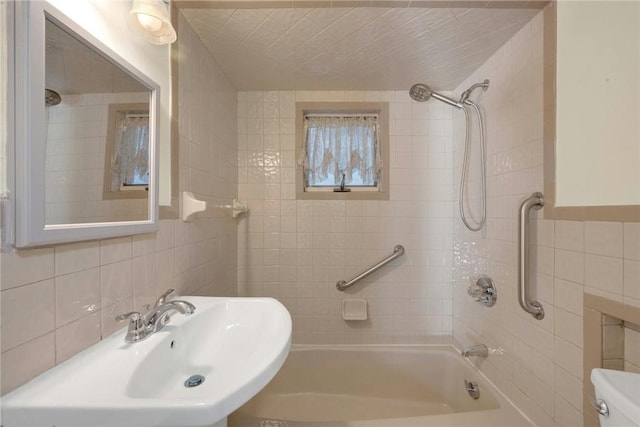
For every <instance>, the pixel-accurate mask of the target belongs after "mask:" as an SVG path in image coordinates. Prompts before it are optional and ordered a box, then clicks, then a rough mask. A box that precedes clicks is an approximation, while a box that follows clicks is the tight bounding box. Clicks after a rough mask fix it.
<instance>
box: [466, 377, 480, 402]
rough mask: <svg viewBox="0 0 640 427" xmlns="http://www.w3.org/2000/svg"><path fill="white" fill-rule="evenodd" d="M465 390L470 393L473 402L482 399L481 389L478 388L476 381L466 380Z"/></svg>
mask: <svg viewBox="0 0 640 427" xmlns="http://www.w3.org/2000/svg"><path fill="white" fill-rule="evenodd" d="M464 388H465V389H466V390H467V393H469V396H471V398H472V399H473V400H477V399H479V398H480V387H478V383H477V382H475V381H468V380H464Z"/></svg>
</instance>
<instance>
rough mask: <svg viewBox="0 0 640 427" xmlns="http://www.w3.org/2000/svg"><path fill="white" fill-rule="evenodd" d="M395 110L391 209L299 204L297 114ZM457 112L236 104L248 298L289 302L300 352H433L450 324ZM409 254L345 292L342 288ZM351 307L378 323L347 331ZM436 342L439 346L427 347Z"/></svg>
mask: <svg viewBox="0 0 640 427" xmlns="http://www.w3.org/2000/svg"><path fill="white" fill-rule="evenodd" d="M309 101H314V102H332V101H347V102H358V101H361V102H363V101H367V102H388V103H389V108H390V124H389V134H390V151H391V153H390V154H391V158H390V159H384V161H385V162H390V168H391V173H390V177H391V185H390V189H391V191H390V193H391V196H390V200H389V201H355V200H354V201H320V200H318V201H316V200H313V201H308V200H296V193H295V187H294V185H295V184H294V183H295V170H296V169H295V168H296V159H295V154H294V153H295V144H296V143H297V142H296V138H295V135H294V132H295V126H294V119H295V103H296V102H309ZM452 114H453V112H452V109H451V108H450V107H448V106H446V105H444V104H438V103H424V104H420V103H416V102H413V101H412V100H411V99H410V98H409V95H408V91H391V92H350V91H347V92H342V91H332V92H322V91H297V92H240V93H238V146H239V151H238V166H239V167H238V177H239V178H238V182H239V191H238V193H239V197H240V198H241V200H243V201H244V202H247V204H248V206H249V210H250V213H249V215H248V216H247V217H245V218H243V219H242V220H241V221H240V225H239V230H238V247H239V256H238V274H239V276H240V277H239V289H240V292H241V294H243V295H250V296H263V295H264V296H272V297H276V298H278V299H280V300H281V301H282V302H283V303H284V304H285V305H286V306H287V308H288V309H289V311H290V312H291V314H292V316H293V330H294V337H293V339H294V342H297V343H424V342H427V341H428V340H429V338H427V337H428V336H429V335H449V334H451V331H452V329H451V328H452V324H451V285H450V284H451V216H452V213H451V212H452V210H451V209H452V203H451V199H452V196H451V194H452V191H453V183H452V181H451V166H452V165H451V161H452V158H451V155H452V151H451V143H450V141H451V136H452V134H451V132H452ZM396 244H402V245H404V246H405V248H406V254H405V255H404V256H403V257H402V258H400V259H398V260H396V261H394V262H393V264H391V265H389V266H387V267H385V268H384V269H382V270H380V272H378V273H376V274H375V275H373V276H371V278H368V279H365V280H364V281H363V282H361V283H359V284H357V285H355V286H354V287H353V288H351V289H350V290H348V291H347V292H339V291H337V290H336V282H337V281H339V280H343V279H344V280H348V279H349V278H350V277H352V276H354V275H355V274H357V273H358V272H359V271H361V270H363V269H365V268H368V267H369V266H371V265H373V264H374V263H375V262H377V261H378V260H379V259H381V258H384V257H386V256H388V255H389V254H391V252H392V249H393V247H394V245H396ZM343 298H366V299H367V300H368V301H369V320H367V321H360V322H357V321H353V322H346V321H344V320H343V319H342V316H341V301H342V299H343ZM429 342H433V341H429Z"/></svg>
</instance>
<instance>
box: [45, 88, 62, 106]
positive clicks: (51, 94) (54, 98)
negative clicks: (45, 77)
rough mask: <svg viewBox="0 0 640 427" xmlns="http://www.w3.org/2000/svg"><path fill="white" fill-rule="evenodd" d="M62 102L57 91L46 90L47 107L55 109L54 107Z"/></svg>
mask: <svg viewBox="0 0 640 427" xmlns="http://www.w3.org/2000/svg"><path fill="white" fill-rule="evenodd" d="M61 102H62V98H61V97H60V94H59V93H58V92H56V91H55V90H51V89H45V90H44V105H45V107H53V106H54V105H58V104H60V103H61Z"/></svg>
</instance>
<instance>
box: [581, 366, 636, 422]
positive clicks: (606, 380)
mask: <svg viewBox="0 0 640 427" xmlns="http://www.w3.org/2000/svg"><path fill="white" fill-rule="evenodd" d="M591 382H592V383H593V385H594V386H595V388H596V393H597V395H598V396H601V397H602V399H604V401H605V402H607V403H608V404H610V405H613V406H615V407H616V408H618V409H619V410H620V412H622V413H623V414H624V415H625V416H627V417H628V418H630V419H632V420H637V419H640V374H635V373H633V372H623V371H615V370H613V369H600V368H598V369H593V370H592V371H591Z"/></svg>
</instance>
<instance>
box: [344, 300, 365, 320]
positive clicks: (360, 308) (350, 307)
mask: <svg viewBox="0 0 640 427" xmlns="http://www.w3.org/2000/svg"><path fill="white" fill-rule="evenodd" d="M342 318H343V319H344V320H367V300H366V299H343V300H342Z"/></svg>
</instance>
